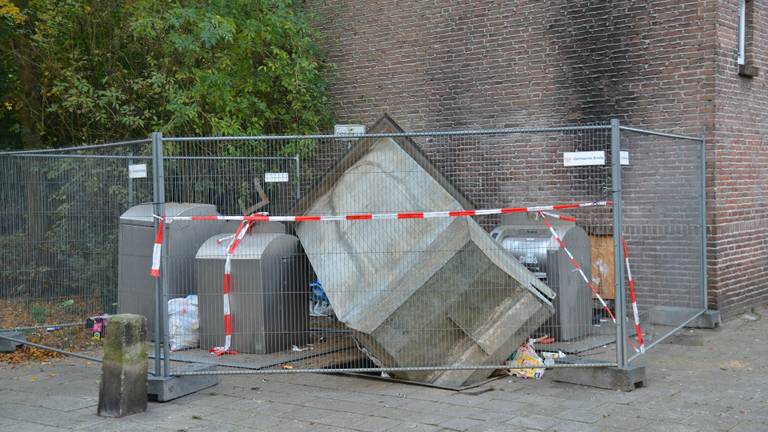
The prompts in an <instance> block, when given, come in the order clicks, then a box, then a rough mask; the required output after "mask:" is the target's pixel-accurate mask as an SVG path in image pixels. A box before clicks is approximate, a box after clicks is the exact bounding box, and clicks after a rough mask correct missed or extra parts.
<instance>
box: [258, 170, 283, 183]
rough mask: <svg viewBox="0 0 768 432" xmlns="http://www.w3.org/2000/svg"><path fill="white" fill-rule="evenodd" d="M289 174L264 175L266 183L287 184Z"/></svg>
mask: <svg viewBox="0 0 768 432" xmlns="http://www.w3.org/2000/svg"><path fill="white" fill-rule="evenodd" d="M287 181H288V173H284V172H282V173H269V172H268V173H264V183H286V182H287Z"/></svg>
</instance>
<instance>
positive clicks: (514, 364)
mask: <svg viewBox="0 0 768 432" xmlns="http://www.w3.org/2000/svg"><path fill="white" fill-rule="evenodd" d="M510 366H511V367H510V369H509V374H510V375H512V376H516V377H519V378H534V379H541V377H543V376H544V361H543V360H542V359H541V357H539V355H538V354H536V349H534V347H533V343H532V342H531V341H530V340H529V341H528V342H526V343H524V344H522V345H521V346H520V348H518V349H517V351H516V352H515V355H514V357H512V361H511V362H510ZM524 366H541V367H535V368H531V367H524ZM521 367H523V368H522V369H518V368H521Z"/></svg>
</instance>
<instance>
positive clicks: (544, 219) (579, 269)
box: [538, 211, 616, 323]
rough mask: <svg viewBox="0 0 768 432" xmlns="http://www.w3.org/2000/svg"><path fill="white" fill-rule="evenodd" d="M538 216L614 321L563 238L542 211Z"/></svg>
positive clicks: (611, 313) (614, 318) (614, 319)
mask: <svg viewBox="0 0 768 432" xmlns="http://www.w3.org/2000/svg"><path fill="white" fill-rule="evenodd" d="M538 214H539V216H541V220H543V221H544V224H546V225H547V228H549V232H551V233H552V235H553V236H554V237H555V240H557V243H558V244H559V245H560V249H562V250H563V251H564V252H565V253H566V255H568V258H570V260H571V265H573V267H574V268H575V269H576V271H578V272H579V274H580V275H581V278H582V279H584V282H586V284H587V286H588V287H589V289H591V290H592V294H594V295H595V297H597V299H598V300H599V301H600V304H602V305H603V308H605V311H606V312H608V316H609V317H611V319H612V320H613V322H614V323H615V322H616V317H615V316H614V315H613V312H611V308H609V307H608V304H607V303H606V302H605V300H603V298H602V297H600V293H598V292H597V288H595V286H594V285H593V284H592V281H590V280H589V278H587V275H586V274H585V273H584V270H582V268H581V264H579V261H578V260H576V258H575V257H574V256H573V254H572V253H571V251H569V250H568V248H567V247H566V246H565V242H563V239H561V238H560V236H559V235H558V234H557V231H555V228H554V227H553V226H552V223H550V222H549V220H548V219H547V217H546V216H545V215H544V213H543V212H542V211H539V212H538Z"/></svg>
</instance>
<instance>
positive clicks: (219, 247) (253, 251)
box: [195, 233, 299, 260]
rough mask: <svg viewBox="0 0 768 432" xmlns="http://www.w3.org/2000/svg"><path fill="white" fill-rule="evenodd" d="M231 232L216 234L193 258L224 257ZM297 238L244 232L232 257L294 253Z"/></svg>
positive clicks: (256, 256) (258, 257)
mask: <svg viewBox="0 0 768 432" xmlns="http://www.w3.org/2000/svg"><path fill="white" fill-rule="evenodd" d="M232 235H233V234H231V233H230V234H216V235H215V236H213V237H211V238H209V239H208V240H206V241H205V243H203V244H202V246H200V249H198V250H197V254H196V255H195V259H225V258H226V257H227V248H228V247H229V243H230V241H231V236H232ZM298 242H299V239H298V238H296V237H294V236H292V235H288V234H281V233H253V234H246V235H245V237H243V239H242V240H241V241H240V244H239V245H238V246H237V249H236V250H235V254H234V255H233V256H232V259H242V260H250V259H253V260H258V259H261V257H262V256H264V255H271V254H292V253H296V250H297V244H298Z"/></svg>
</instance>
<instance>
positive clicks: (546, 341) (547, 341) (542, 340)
mask: <svg viewBox="0 0 768 432" xmlns="http://www.w3.org/2000/svg"><path fill="white" fill-rule="evenodd" d="M530 342H531V343H534V344H541V345H551V344H553V343H555V338H553V337H551V336H549V335H544V336H540V337H538V338H536V339H531V340H530Z"/></svg>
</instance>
